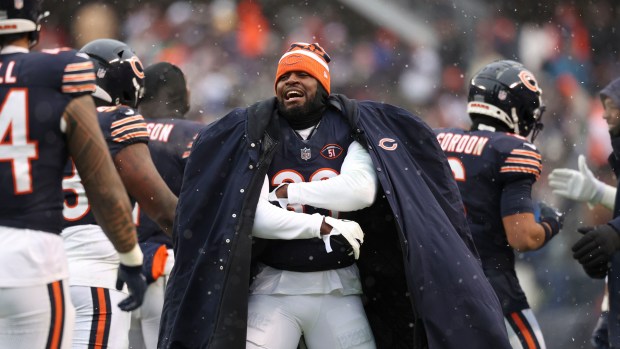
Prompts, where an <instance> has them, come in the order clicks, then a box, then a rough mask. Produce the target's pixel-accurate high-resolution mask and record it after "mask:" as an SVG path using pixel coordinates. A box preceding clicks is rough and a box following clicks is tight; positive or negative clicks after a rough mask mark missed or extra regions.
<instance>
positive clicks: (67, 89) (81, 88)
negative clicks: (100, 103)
mask: <svg viewBox="0 0 620 349" xmlns="http://www.w3.org/2000/svg"><path fill="white" fill-rule="evenodd" d="M93 91H95V84H82V85H64V86H63V87H62V92H63V93H72V92H93Z"/></svg>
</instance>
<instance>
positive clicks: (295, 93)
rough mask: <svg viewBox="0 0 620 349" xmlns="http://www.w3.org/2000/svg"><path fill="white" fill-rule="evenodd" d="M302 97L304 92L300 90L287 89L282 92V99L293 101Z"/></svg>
mask: <svg viewBox="0 0 620 349" xmlns="http://www.w3.org/2000/svg"><path fill="white" fill-rule="evenodd" d="M303 97H304V93H303V92H302V91H300V90H289V91H287V92H286V93H285V94H284V100H286V101H287V102H288V101H294V100H297V99H300V98H303Z"/></svg>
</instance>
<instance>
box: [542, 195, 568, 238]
mask: <svg viewBox="0 0 620 349" xmlns="http://www.w3.org/2000/svg"><path fill="white" fill-rule="evenodd" d="M538 207H539V209H540V223H547V224H548V225H549V227H550V228H551V229H550V230H549V229H548V228H547V227H546V226H545V225H544V224H543V228H544V229H545V243H546V242H548V241H549V240H551V238H553V237H554V236H556V235H557V234H558V233H559V232H560V229H562V226H563V225H564V214H562V212H560V211H559V210H558V209H557V208H554V207H551V206H549V205H547V204H545V203H544V202H539V203H538Z"/></svg>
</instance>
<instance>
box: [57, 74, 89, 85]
mask: <svg viewBox="0 0 620 349" xmlns="http://www.w3.org/2000/svg"><path fill="white" fill-rule="evenodd" d="M95 79H96V78H95V73H93V72H90V73H82V74H65V75H63V76H62V82H63V83H67V82H76V81H95Z"/></svg>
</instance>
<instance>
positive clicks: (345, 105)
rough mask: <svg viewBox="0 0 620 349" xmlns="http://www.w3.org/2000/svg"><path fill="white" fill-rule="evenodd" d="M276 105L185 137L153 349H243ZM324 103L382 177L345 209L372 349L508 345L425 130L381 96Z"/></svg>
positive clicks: (456, 198)
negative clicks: (356, 232)
mask: <svg viewBox="0 0 620 349" xmlns="http://www.w3.org/2000/svg"><path fill="white" fill-rule="evenodd" d="M275 105H276V100H275V98H272V99H268V100H265V101H262V102H259V103H257V104H255V105H253V106H251V107H249V108H245V109H236V110H234V111H232V112H231V113H229V114H228V115H226V116H225V117H224V118H222V119H220V120H218V121H217V122H215V123H213V124H211V125H210V126H208V127H206V128H205V129H203V130H202V131H201V132H200V134H199V136H198V138H197V139H196V141H195V142H194V146H193V148H192V151H191V155H190V157H189V161H188V164H187V168H186V170H185V174H184V179H183V187H182V189H181V194H180V196H179V204H178V207H177V216H176V220H175V227H174V249H175V257H176V261H175V266H174V268H173V271H172V274H171V277H170V282H169V284H168V287H167V289H166V299H165V302H164V309H163V314H162V319H161V324H160V334H159V347H160V348H218V349H220V348H221V349H235V348H239V349H242V348H245V333H246V321H247V298H248V286H249V283H250V269H251V254H252V238H251V230H252V225H253V219H254V213H255V210H256V205H257V202H258V197H259V194H260V190H261V186H262V183H263V180H264V176H265V173H266V171H267V169H268V167H269V163H270V160H271V158H272V156H273V150H274V148H275V147H274V145H275V144H277V142H278V139H277V138H276V137H277V135H278V117H277V113H276V112H275ZM330 107H333V108H338V109H339V110H341V111H342V114H343V117H345V118H347V120H348V122H349V124H350V125H351V128H352V135H353V137H354V138H355V139H356V140H358V141H359V142H360V143H362V144H363V145H366V146H367V147H368V149H369V152H370V155H371V158H372V160H373V162H374V164H375V166H376V171H377V174H378V177H379V181H380V184H381V193H380V194H379V196H378V198H377V201H376V202H375V204H374V205H373V206H371V207H369V208H367V209H364V210H361V211H358V215H357V216H356V217H353V219H354V220H356V221H357V222H358V223H360V225H361V226H362V229H363V230H364V232H365V233H366V235H365V243H364V245H363V247H362V253H361V257H360V259H359V260H358V266H359V269H360V274H361V277H362V283H363V285H364V296H365V298H366V299H365V301H366V312H367V315H368V318H369V321H370V323H371V327H372V328H373V333H374V336H375V339H376V342H377V346H378V348H401V347H402V348H426V347H428V348H461V347H462V346H463V343H467V346H468V347H470V348H506V349H508V348H510V345H509V343H508V339H507V335H506V329H505V326H504V320H503V316H502V313H501V307H500V305H499V302H498V300H497V297H496V296H495V293H494V292H493V290H492V288H491V286H490V285H489V283H488V281H487V279H486V278H485V276H484V273H483V272H482V268H481V266H480V261H479V258H478V254H477V252H476V250H475V247H474V245H473V242H472V238H471V234H470V233H469V230H468V226H467V221H466V219H465V216H464V210H463V205H462V202H461V198H460V194H459V191H458V188H457V186H456V182H455V181H454V179H453V177H452V173H451V170H450V168H449V166H448V162H447V160H446V157H445V155H444V153H443V151H442V150H441V149H440V147H439V144H438V143H437V141H436V138H435V135H434V133H433V131H432V130H431V129H430V128H429V127H428V126H427V125H426V124H425V123H424V122H423V121H421V119H419V118H418V117H417V116H414V115H412V114H411V113H409V112H407V111H406V110H403V109H401V108H398V107H394V106H391V105H388V104H382V103H377V102H371V101H363V102H358V101H354V100H349V99H347V98H346V97H344V96H341V95H332V96H330ZM413 323H415V326H413V327H412V326H411V324H413Z"/></svg>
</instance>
